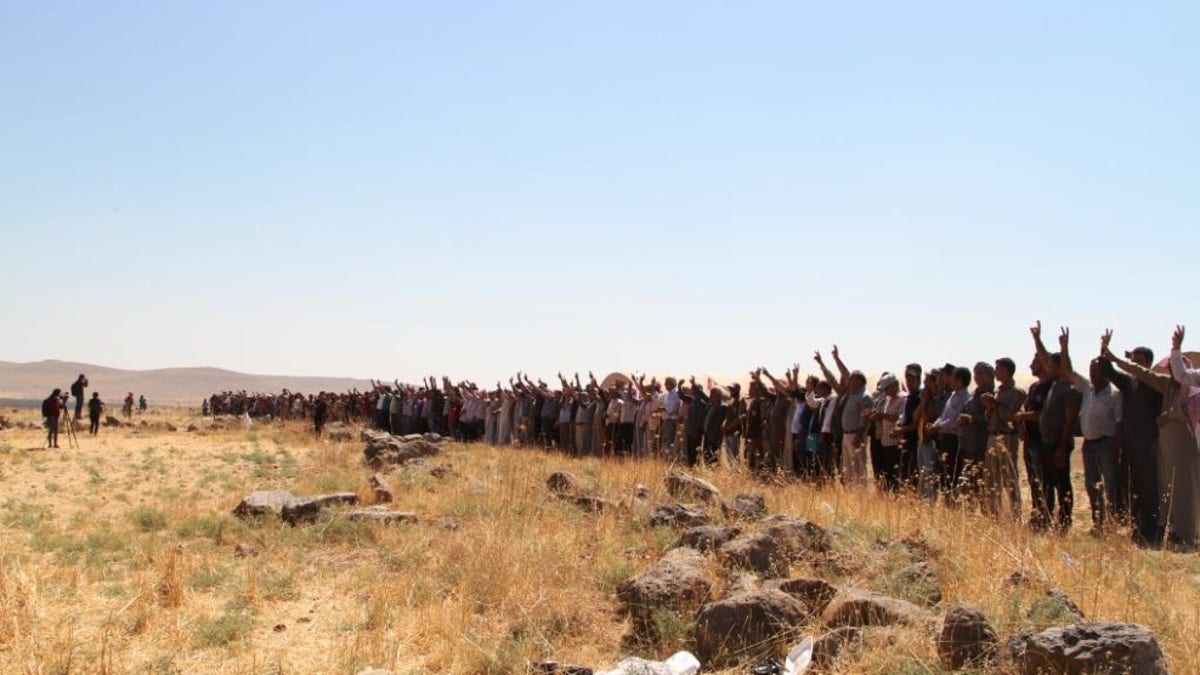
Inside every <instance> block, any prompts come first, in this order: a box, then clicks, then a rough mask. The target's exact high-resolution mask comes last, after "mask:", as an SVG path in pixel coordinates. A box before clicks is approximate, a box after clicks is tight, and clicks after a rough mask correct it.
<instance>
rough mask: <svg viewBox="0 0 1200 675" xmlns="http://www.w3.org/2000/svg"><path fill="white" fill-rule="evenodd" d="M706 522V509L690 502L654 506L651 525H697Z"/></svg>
mask: <svg viewBox="0 0 1200 675" xmlns="http://www.w3.org/2000/svg"><path fill="white" fill-rule="evenodd" d="M707 524H708V511H705V510H704V509H702V508H700V507H698V506H694V505H692V504H666V505H663V506H658V507H655V509H654V513H652V514H651V515H650V526H651V527H699V526H701V525H707Z"/></svg>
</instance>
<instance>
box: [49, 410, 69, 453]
mask: <svg viewBox="0 0 1200 675" xmlns="http://www.w3.org/2000/svg"><path fill="white" fill-rule="evenodd" d="M58 422H59V419H58V418H57V417H47V418H46V445H47V446H49V447H51V448H57V447H58ZM70 423H71V421H70V420H67V424H70Z"/></svg>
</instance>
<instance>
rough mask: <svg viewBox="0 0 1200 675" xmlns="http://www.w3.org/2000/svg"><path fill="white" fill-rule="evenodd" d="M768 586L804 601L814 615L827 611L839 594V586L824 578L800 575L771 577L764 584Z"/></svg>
mask: <svg viewBox="0 0 1200 675" xmlns="http://www.w3.org/2000/svg"><path fill="white" fill-rule="evenodd" d="M764 586H765V587H766V588H775V589H778V590H781V591H783V592H784V593H787V594H788V595H790V596H792V597H793V598H796V599H797V600H799V601H800V602H803V603H804V606H805V607H807V608H808V612H809V614H812V615H814V616H816V615H819V614H820V613H821V612H824V611H825V608H826V607H828V606H829V603H830V602H832V601H833V598H834V597H836V596H837V592H838V591H837V588H836V587H835V586H834V585H833V584H831V583H829V582H828V581H825V580H824V579H812V578H806V577H799V578H796V579H771V580H769V581H767V582H766V584H764Z"/></svg>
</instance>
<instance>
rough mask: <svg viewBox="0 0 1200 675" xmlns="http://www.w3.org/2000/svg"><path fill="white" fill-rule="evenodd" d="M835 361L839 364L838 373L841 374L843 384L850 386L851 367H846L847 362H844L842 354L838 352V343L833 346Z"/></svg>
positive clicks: (835, 363)
mask: <svg viewBox="0 0 1200 675" xmlns="http://www.w3.org/2000/svg"><path fill="white" fill-rule="evenodd" d="M833 363H834V365H836V366H837V369H838V374H839V375H841V384H842V386H843V387H847V388H848V387H849V385H850V369H849V368H847V367H846V364H844V363H842V355H841V353H840V352H838V346H837V345H834V346H833Z"/></svg>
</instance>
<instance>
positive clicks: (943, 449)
mask: <svg viewBox="0 0 1200 675" xmlns="http://www.w3.org/2000/svg"><path fill="white" fill-rule="evenodd" d="M937 446H938V458H939V459H941V460H942V461H941V463H940V470H941V473H939V474H938V485H940V486H941V488H942V495H943V498H944V499H945V500H946V503H947V504H955V503H957V502H958V480H959V478H961V477H962V470H963V462H962V453H961V452H960V450H959V442H958V436H955V435H954V434H938V439H937Z"/></svg>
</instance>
